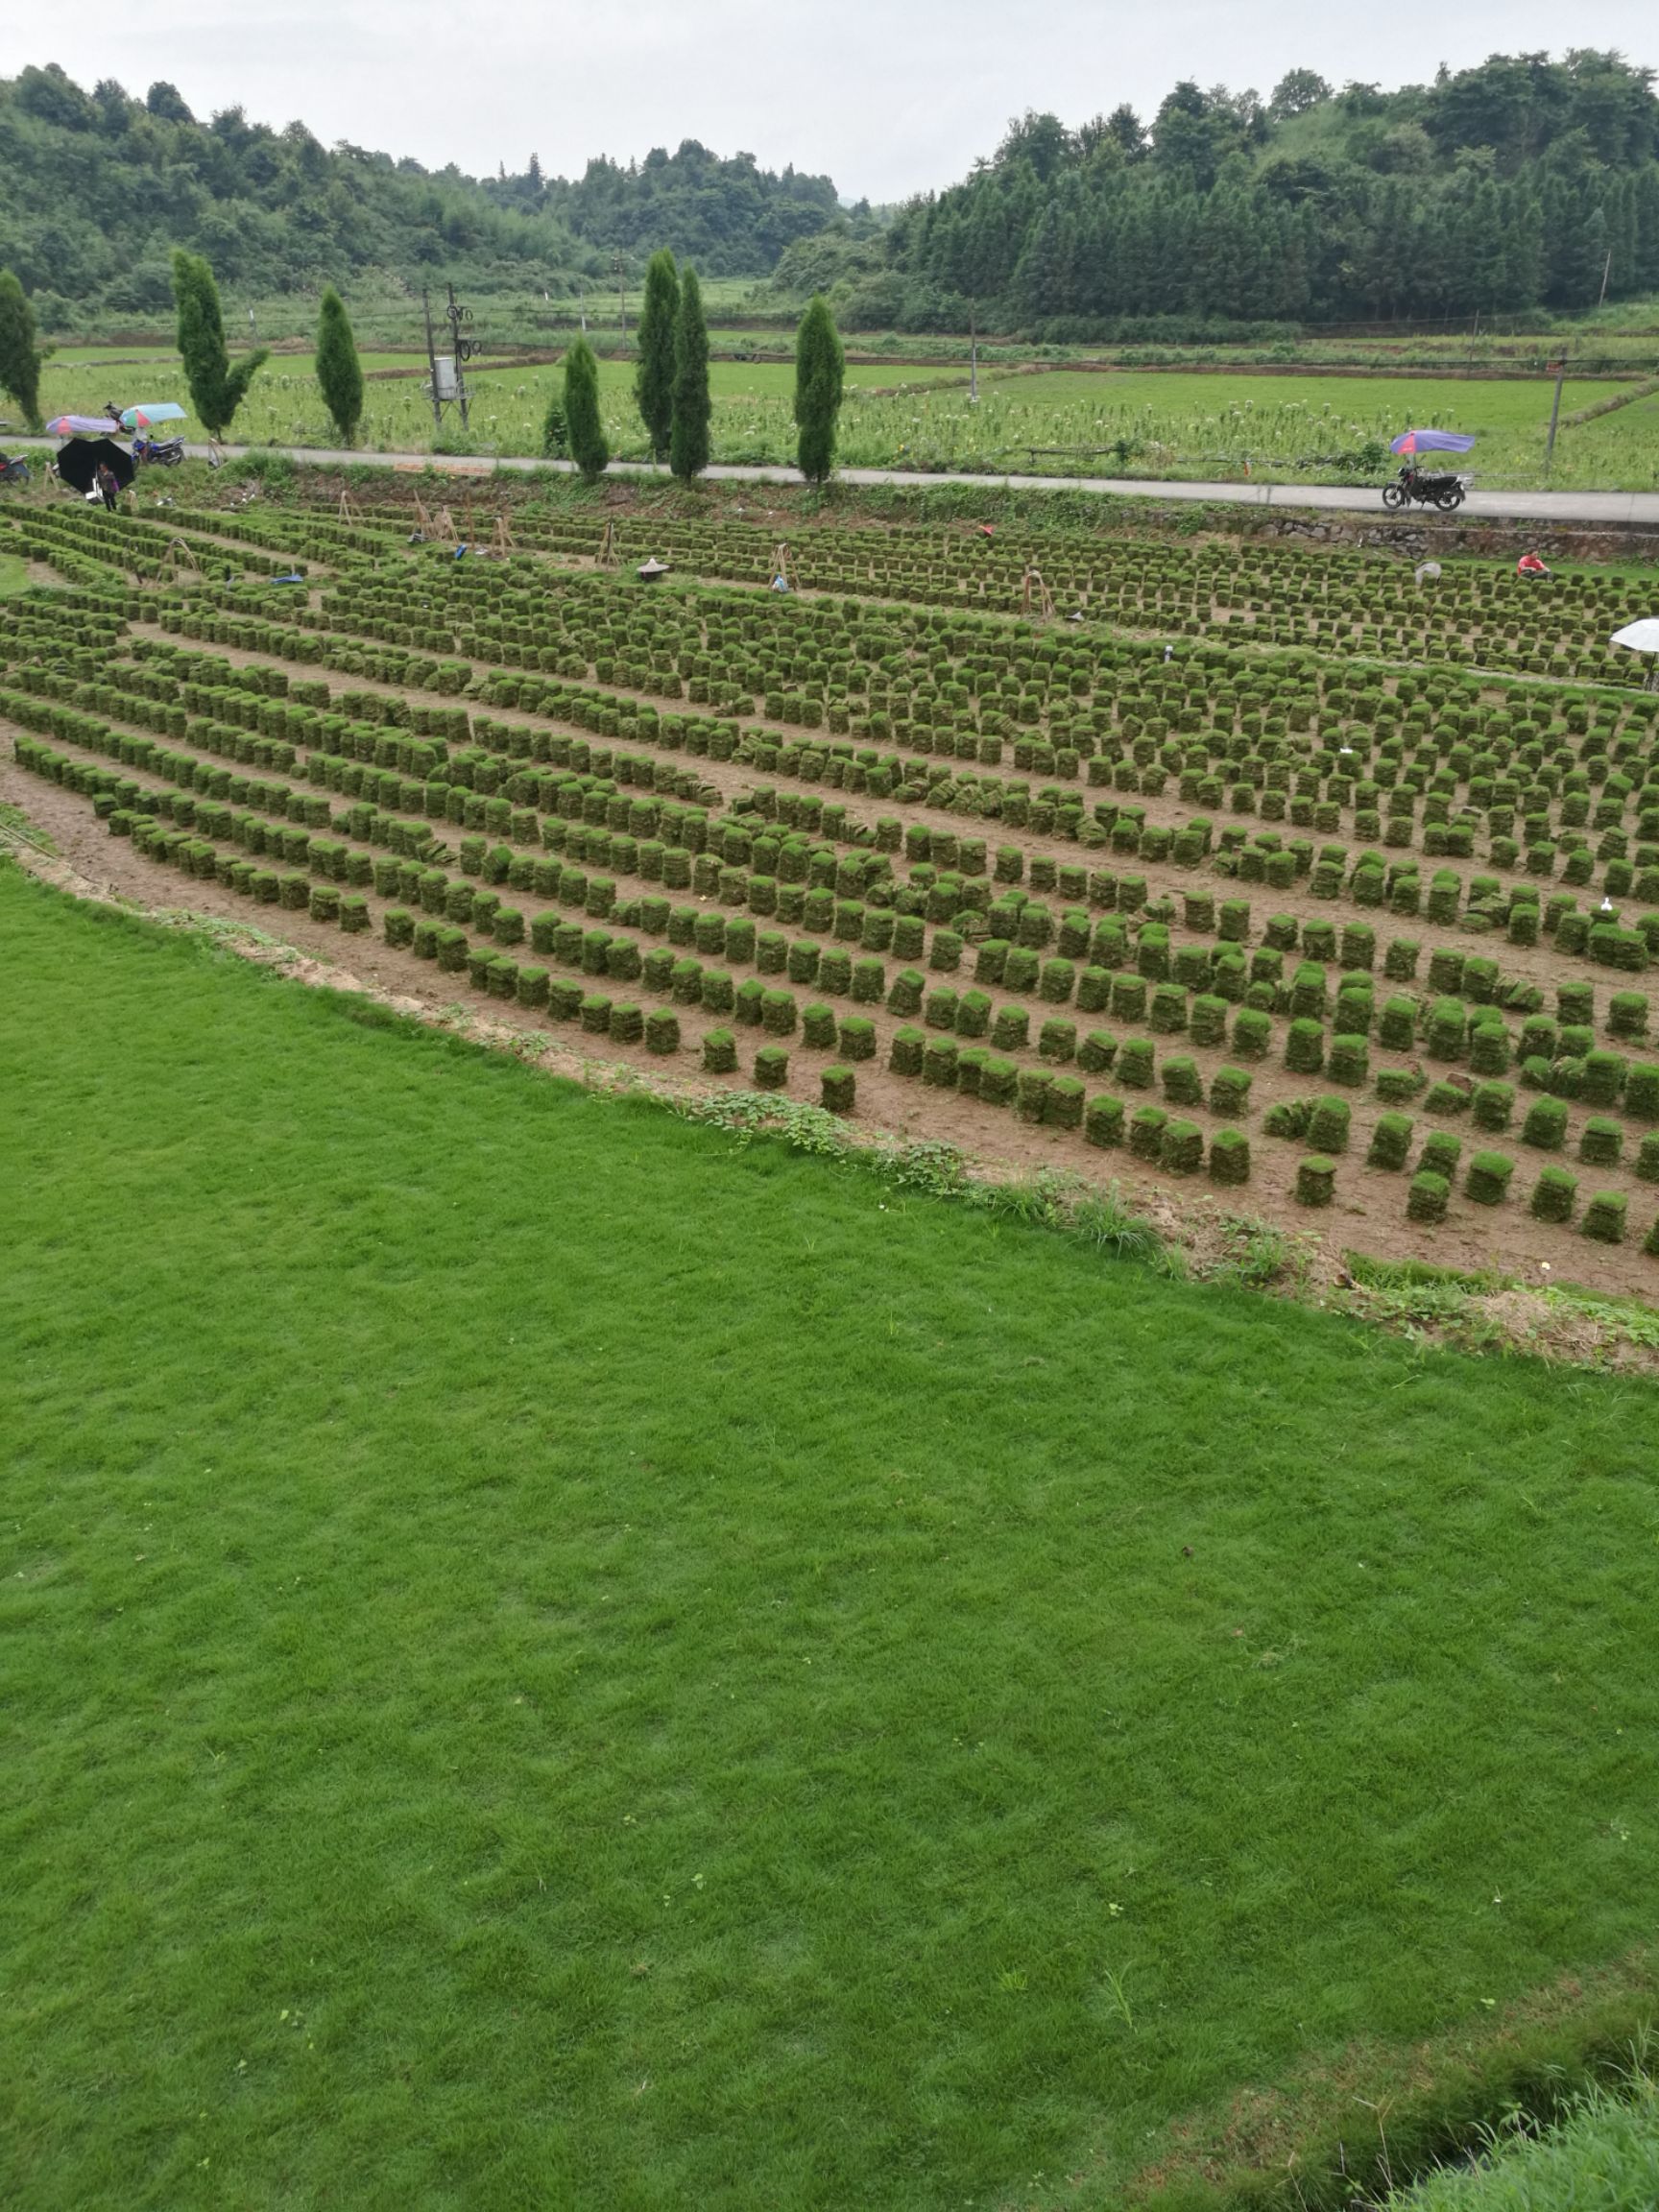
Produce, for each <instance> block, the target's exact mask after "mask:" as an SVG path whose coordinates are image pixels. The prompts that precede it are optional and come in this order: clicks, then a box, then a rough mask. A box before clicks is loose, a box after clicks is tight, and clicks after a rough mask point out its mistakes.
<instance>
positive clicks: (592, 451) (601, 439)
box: [565, 338, 611, 484]
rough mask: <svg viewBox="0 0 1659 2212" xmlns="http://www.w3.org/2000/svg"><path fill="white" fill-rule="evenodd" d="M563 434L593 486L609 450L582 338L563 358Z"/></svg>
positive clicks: (595, 371) (595, 368) (595, 374)
mask: <svg viewBox="0 0 1659 2212" xmlns="http://www.w3.org/2000/svg"><path fill="white" fill-rule="evenodd" d="M565 436H566V437H567V438H568V439H569V441H570V458H571V459H572V460H573V461H574V462H575V464H576V466H577V468H578V469H581V471H582V473H583V475H584V476H585V477H586V478H587V480H588V482H589V484H591V483H593V482H594V481H595V480H596V479H597V478H598V477H600V476H602V475H603V474H604V472H605V470H606V469H607V468H609V466H610V463H611V448H610V446H609V445H607V444H606V443H605V429H604V425H603V424H602V423H601V421H600V420H599V364H598V362H597V361H595V360H594V358H593V349H592V347H591V346H589V343H588V341H587V339H586V338H578V339H577V341H576V343H575V345H574V346H572V347H571V349H570V350H569V352H568V353H566V354H565Z"/></svg>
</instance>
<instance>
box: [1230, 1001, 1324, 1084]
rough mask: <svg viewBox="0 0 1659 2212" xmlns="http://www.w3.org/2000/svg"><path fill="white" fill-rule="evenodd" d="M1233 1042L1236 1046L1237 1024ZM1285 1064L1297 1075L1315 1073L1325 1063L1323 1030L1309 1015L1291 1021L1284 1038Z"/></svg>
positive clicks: (1236, 1046)
mask: <svg viewBox="0 0 1659 2212" xmlns="http://www.w3.org/2000/svg"><path fill="white" fill-rule="evenodd" d="M1233 1043H1234V1046H1235V1049H1237V1048H1238V1029H1237V1024H1235V1029H1234V1037H1233ZM1285 1065H1286V1068H1288V1069H1290V1070H1293V1071H1294V1072H1295V1073H1296V1074H1298V1075H1317V1074H1318V1073H1319V1072H1320V1070H1322V1069H1323V1068H1324V1065H1325V1031H1324V1029H1323V1027H1322V1026H1321V1024H1320V1023H1319V1022H1315V1021H1314V1020H1313V1019H1312V1017H1311V1016H1310V1015H1303V1016H1300V1017H1298V1019H1297V1020H1296V1021H1294V1022H1291V1024H1290V1027H1289V1029H1288V1031H1287V1032H1286V1039H1285Z"/></svg>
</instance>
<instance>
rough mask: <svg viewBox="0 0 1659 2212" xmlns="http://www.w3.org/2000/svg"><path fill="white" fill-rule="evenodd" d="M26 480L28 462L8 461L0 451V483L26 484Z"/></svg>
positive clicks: (27, 478) (27, 479)
mask: <svg viewBox="0 0 1659 2212" xmlns="http://www.w3.org/2000/svg"><path fill="white" fill-rule="evenodd" d="M28 481H29V464H28V462H27V461H9V460H8V459H7V458H6V455H5V454H4V453H0V484H27V483H28Z"/></svg>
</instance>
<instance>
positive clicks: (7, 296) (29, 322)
mask: <svg viewBox="0 0 1659 2212" xmlns="http://www.w3.org/2000/svg"><path fill="white" fill-rule="evenodd" d="M44 359H45V355H44V354H43V353H42V352H41V350H40V349H39V347H38V346H37V345H36V343H35V310H34V308H33V307H32V306H31V305H30V302H29V295H28V293H27V292H25V291H24V289H23V287H22V285H21V284H20V283H19V282H18V280H17V278H16V277H15V276H13V275H12V272H11V270H10V269H0V392H9V393H10V394H11V395H12V398H13V399H14V400H15V401H16V402H17V404H18V406H19V407H21V408H22V410H23V420H24V421H25V422H27V423H28V425H29V427H30V429H31V430H38V429H39V427H40V366H41V363H42V362H43V361H44Z"/></svg>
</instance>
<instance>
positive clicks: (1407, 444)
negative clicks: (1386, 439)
mask: <svg viewBox="0 0 1659 2212" xmlns="http://www.w3.org/2000/svg"><path fill="white" fill-rule="evenodd" d="M1474 443H1475V441H1474V439H1473V438H1471V437H1468V436H1466V435H1465V433H1464V432H1463V431H1461V430H1403V431H1402V432H1401V433H1400V435H1399V437H1398V438H1395V439H1393V440H1391V441H1390V443H1389V446H1388V450H1389V452H1390V453H1467V452H1468V451H1469V448H1470V447H1471V446H1472V445H1474Z"/></svg>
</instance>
